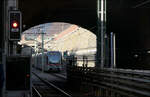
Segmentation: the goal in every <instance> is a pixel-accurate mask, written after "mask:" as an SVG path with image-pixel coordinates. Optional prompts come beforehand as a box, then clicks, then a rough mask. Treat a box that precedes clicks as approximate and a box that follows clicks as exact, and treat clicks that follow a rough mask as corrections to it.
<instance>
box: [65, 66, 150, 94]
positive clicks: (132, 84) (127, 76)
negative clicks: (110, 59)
mask: <svg viewBox="0 0 150 97" xmlns="http://www.w3.org/2000/svg"><path fill="white" fill-rule="evenodd" d="M67 73H68V78H72V79H74V80H76V79H77V80H80V81H81V83H82V84H86V85H90V86H93V87H97V88H102V89H104V90H105V91H107V92H109V91H111V92H113V93H114V94H115V95H120V96H117V97H150V71H144V70H130V69H110V68H104V69H96V68H89V67H78V66H73V65H72V66H71V65H68V68H67ZM122 95H123V96H122ZM103 97H109V96H103ZM112 97H116V96H112Z"/></svg>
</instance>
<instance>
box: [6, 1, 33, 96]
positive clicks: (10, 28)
mask: <svg viewBox="0 0 150 97" xmlns="http://www.w3.org/2000/svg"><path fill="white" fill-rule="evenodd" d="M3 17H4V36H3V37H4V40H3V41H4V44H3V45H4V46H3V64H4V76H5V82H4V83H5V84H4V89H3V90H4V91H3V97H31V91H32V90H31V65H30V57H29V56H21V55H19V54H18V55H17V54H16V47H17V42H18V41H20V39H21V33H22V14H21V12H20V11H19V10H18V0H4V16H3Z"/></svg>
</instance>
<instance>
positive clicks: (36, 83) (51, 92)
mask: <svg viewBox="0 0 150 97" xmlns="http://www.w3.org/2000/svg"><path fill="white" fill-rule="evenodd" d="M33 76H35V78H36V79H34V80H33V87H32V88H33V97H72V96H71V95H69V94H68V93H66V92H65V91H64V90H62V89H60V88H58V87H57V86H55V85H54V84H52V83H50V82H48V81H47V80H45V79H42V78H41V77H39V76H38V75H36V74H35V73H33Z"/></svg>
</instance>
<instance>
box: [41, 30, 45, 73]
mask: <svg viewBox="0 0 150 97" xmlns="http://www.w3.org/2000/svg"><path fill="white" fill-rule="evenodd" d="M41 34H42V72H43V73H44V31H42V33H41Z"/></svg>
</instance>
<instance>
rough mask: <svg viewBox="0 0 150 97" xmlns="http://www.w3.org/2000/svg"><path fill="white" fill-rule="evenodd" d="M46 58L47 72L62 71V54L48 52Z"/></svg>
mask: <svg viewBox="0 0 150 97" xmlns="http://www.w3.org/2000/svg"><path fill="white" fill-rule="evenodd" d="M47 56H48V62H47V65H48V69H49V71H61V69H62V54H61V52H59V51H50V52H48V53H47Z"/></svg>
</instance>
